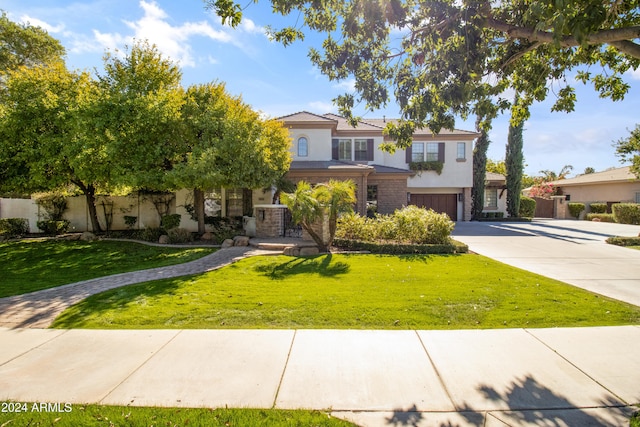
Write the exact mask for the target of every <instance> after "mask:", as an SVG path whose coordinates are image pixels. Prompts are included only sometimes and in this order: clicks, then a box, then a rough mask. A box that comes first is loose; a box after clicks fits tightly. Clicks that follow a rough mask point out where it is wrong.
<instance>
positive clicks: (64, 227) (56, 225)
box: [36, 219, 69, 236]
mask: <svg viewBox="0 0 640 427" xmlns="http://www.w3.org/2000/svg"><path fill="white" fill-rule="evenodd" d="M36 225H37V226H38V228H39V229H40V230H42V231H43V232H44V234H49V235H54V236H55V235H58V234H64V233H66V232H67V231H68V230H69V221H68V220H66V219H62V220H59V221H53V220H45V221H38V222H37V223H36Z"/></svg>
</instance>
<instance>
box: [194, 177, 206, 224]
mask: <svg viewBox="0 0 640 427" xmlns="http://www.w3.org/2000/svg"><path fill="white" fill-rule="evenodd" d="M193 208H194V209H195V212H196V216H197V217H198V233H199V234H201V235H202V234H204V233H205V227H204V225H205V224H204V192H203V191H202V190H201V189H199V188H194V189H193Z"/></svg>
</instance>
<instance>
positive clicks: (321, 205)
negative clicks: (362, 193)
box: [282, 179, 356, 252]
mask: <svg viewBox="0 0 640 427" xmlns="http://www.w3.org/2000/svg"><path fill="white" fill-rule="evenodd" d="M282 201H283V202H284V204H285V205H287V206H288V207H289V209H290V210H291V216H292V218H293V221H294V222H296V223H298V224H300V225H301V226H302V228H304V230H305V231H306V232H307V233H309V235H310V236H311V238H312V239H313V241H314V242H315V243H316V244H317V245H318V249H319V250H320V251H321V252H328V251H329V249H330V248H331V244H332V243H333V239H334V237H335V234H336V228H337V224H338V216H339V214H341V213H343V212H349V211H351V210H353V204H354V203H355V202H356V197H355V184H354V183H353V181H350V180H349V181H338V180H333V179H332V180H330V181H329V182H328V183H323V184H317V185H316V186H314V187H311V185H310V184H309V183H308V182H305V181H300V182H298V185H297V186H296V190H295V191H294V192H293V193H283V194H282ZM325 219H326V221H327V224H326V225H327V226H328V232H327V233H326V235H323V234H324V233H319V232H318V231H317V229H316V228H315V225H316V224H317V223H318V222H319V221H322V222H324V220H325ZM325 231H327V230H325Z"/></svg>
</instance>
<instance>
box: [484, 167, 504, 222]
mask: <svg viewBox="0 0 640 427" xmlns="http://www.w3.org/2000/svg"><path fill="white" fill-rule="evenodd" d="M498 212H500V213H501V214H502V216H503V217H505V218H506V217H507V216H508V215H507V179H506V177H505V176H504V175H502V174H499V173H494V172H487V173H486V176H485V188H484V207H483V209H482V213H483V214H492V213H493V214H496V213H498Z"/></svg>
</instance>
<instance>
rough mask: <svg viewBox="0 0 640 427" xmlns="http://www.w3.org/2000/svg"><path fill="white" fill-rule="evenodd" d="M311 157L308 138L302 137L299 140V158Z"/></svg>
mask: <svg viewBox="0 0 640 427" xmlns="http://www.w3.org/2000/svg"><path fill="white" fill-rule="evenodd" d="M308 155H309V142H308V141H307V138H305V137H304V136H301V137H300V138H298V157H307V156H308Z"/></svg>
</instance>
